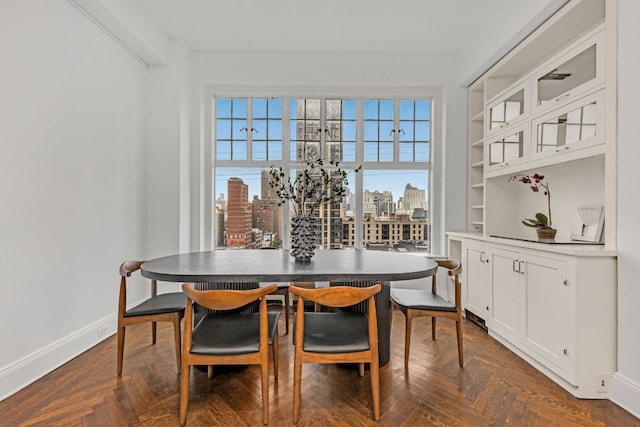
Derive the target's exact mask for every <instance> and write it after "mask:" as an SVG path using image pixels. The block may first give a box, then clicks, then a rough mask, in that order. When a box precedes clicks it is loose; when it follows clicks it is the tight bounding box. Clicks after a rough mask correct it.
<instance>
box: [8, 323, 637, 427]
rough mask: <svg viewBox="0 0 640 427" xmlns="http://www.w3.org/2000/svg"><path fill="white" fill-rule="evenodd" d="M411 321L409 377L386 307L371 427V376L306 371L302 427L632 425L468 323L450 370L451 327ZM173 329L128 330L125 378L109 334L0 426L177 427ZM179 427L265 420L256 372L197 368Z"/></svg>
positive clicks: (279, 388) (275, 412) (274, 417)
mask: <svg viewBox="0 0 640 427" xmlns="http://www.w3.org/2000/svg"><path fill="white" fill-rule="evenodd" d="M283 322H284V316H282V317H281V325H280V333H281V335H280V376H279V379H278V381H277V382H274V380H273V377H271V381H270V387H269V393H270V395H269V397H270V425H271V426H289V425H291V415H292V394H293V390H292V382H293V369H292V365H293V346H292V345H291V338H290V335H283V334H284V324H283ZM428 326H430V320H429V319H426V318H424V319H418V320H417V321H415V322H414V331H413V341H412V348H411V362H410V366H409V370H408V371H405V369H404V366H403V346H404V318H403V317H402V315H401V314H400V313H399V312H398V311H395V312H394V319H393V326H392V338H391V344H392V354H391V361H390V363H389V364H388V365H387V366H385V367H383V368H382V369H381V375H380V376H381V390H382V401H381V414H382V416H381V419H380V421H379V422H377V423H376V422H375V421H373V419H372V418H371V417H372V411H371V394H370V383H369V375H368V373H367V374H365V376H364V377H362V378H361V377H358V375H357V370H351V369H347V368H345V367H343V366H335V365H305V366H304V367H303V380H302V409H301V416H300V422H299V423H298V425H300V426H474V427H475V426H544V427H549V426H616V427H618V426H624V427H626V426H629V427H633V426H638V427H640V420H638V419H637V418H635V417H633V416H632V415H631V414H629V413H628V412H626V411H624V410H623V409H621V408H619V407H618V406H616V405H615V404H614V403H612V402H610V401H608V400H579V399H576V398H574V397H572V396H571V395H570V394H568V393H567V392H565V391H564V390H563V389H562V388H561V387H559V386H558V385H556V384H555V383H553V382H552V381H551V380H549V379H547V378H546V377H545V376H544V375H542V374H541V373H539V372H538V371H537V370H535V369H534V368H532V367H531V366H529V365H528V364H527V363H526V362H524V361H523V360H521V359H520V358H518V357H517V356H515V355H514V354H513V353H511V352H510V351H509V350H507V349H506V348H504V347H503V346H502V345H500V344H499V343H497V342H496V341H495V340H493V339H492V338H491V337H489V336H488V335H487V334H486V333H485V332H484V331H482V330H481V329H480V328H478V327H477V326H475V325H473V324H471V323H466V324H465V325H464V334H465V367H464V369H460V368H459V366H458V363H457V355H456V348H455V344H456V340H455V328H454V327H453V322H446V321H440V323H439V328H438V339H437V340H436V341H432V340H431V337H430V331H429V329H428ZM172 340H173V338H172V333H171V329H170V327H169V326H161V327H160V330H159V337H158V341H159V343H158V344H157V345H156V346H151V345H150V342H151V339H150V332H149V326H148V325H140V326H133V327H130V328H129V329H128V333H127V342H126V346H125V360H124V371H123V375H122V377H121V378H118V377H117V376H116V363H115V362H116V340H115V336H112V337H110V338H109V339H107V340H106V341H104V342H102V343H101V344H99V345H97V346H96V347H94V348H92V349H90V350H88V351H87V352H85V353H83V354H82V355H80V356H78V357H77V358H75V359H74V360H72V361H70V362H69V363H67V364H65V365H64V366H62V367H60V368H59V369H57V370H55V371H54V372H51V373H50V374H49V375H47V376H45V377H44V378H42V379H40V380H39V381H37V382H35V383H34V384H32V385H30V386H29V387H27V388H25V389H24V390H21V391H20V392H18V393H17V394H15V395H13V396H11V397H9V398H7V399H5V400H4V401H2V402H0V425H1V426H176V425H178V376H177V374H176V373H177V370H176V366H175V360H174V359H175V357H174V354H173V341H172ZM187 425H189V426H258V425H261V409H260V381H259V372H258V368H257V367H244V368H232V369H225V370H220V369H218V370H216V371H215V373H214V378H213V379H211V380H209V379H207V375H206V372H200V371H198V370H194V371H193V372H192V375H191V394H190V400H189V412H188V419H187Z"/></svg>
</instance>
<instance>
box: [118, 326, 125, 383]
mask: <svg viewBox="0 0 640 427" xmlns="http://www.w3.org/2000/svg"><path fill="white" fill-rule="evenodd" d="M124 335H125V327H124V326H120V327H118V355H117V363H116V364H117V366H118V376H120V375H122V358H123V356H124Z"/></svg>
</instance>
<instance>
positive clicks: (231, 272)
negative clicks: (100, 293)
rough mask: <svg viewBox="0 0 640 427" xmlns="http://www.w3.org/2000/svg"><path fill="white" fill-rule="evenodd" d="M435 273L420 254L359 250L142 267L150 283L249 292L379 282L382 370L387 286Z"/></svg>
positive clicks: (160, 261)
mask: <svg viewBox="0 0 640 427" xmlns="http://www.w3.org/2000/svg"><path fill="white" fill-rule="evenodd" d="M436 271H437V264H436V262H435V261H433V260H432V259H429V258H427V257H425V256H423V255H416V254H411V253H398V252H386V251H375V250H358V249H345V250H319V251H316V253H315V255H314V256H313V258H311V260H310V261H308V262H297V261H295V259H294V258H293V257H292V256H291V255H290V254H289V251H288V250H268V251H266V250H259V249H238V250H233V249H229V250H215V251H207V252H192V253H184V254H178V255H170V256H166V257H162V258H156V259H152V260H150V261H147V262H145V263H144V264H142V266H141V272H142V275H143V276H145V277H147V278H149V279H156V280H159V281H165V282H188V283H194V284H195V286H196V287H200V288H201V289H215V288H220V287H224V288H227V289H228V288H238V289H249V288H255V287H258V284H259V283H260V282H318V281H323V282H330V284H331V285H348V286H360V287H363V286H369V285H372V284H376V283H381V284H382V285H383V286H382V291H381V292H380V293H379V294H378V295H376V310H377V314H378V341H379V344H378V346H379V353H380V365H381V366H382V365H386V364H387V363H388V362H389V355H390V335H391V314H392V313H391V300H390V282H391V281H401V280H410V279H419V278H423V277H429V276H432V275H434V274H435V273H436ZM356 310H366V306H365V305H364V304H362V305H361V307H356Z"/></svg>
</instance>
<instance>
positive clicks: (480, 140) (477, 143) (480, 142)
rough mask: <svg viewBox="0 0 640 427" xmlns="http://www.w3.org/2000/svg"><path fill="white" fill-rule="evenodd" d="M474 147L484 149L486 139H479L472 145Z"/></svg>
mask: <svg viewBox="0 0 640 427" xmlns="http://www.w3.org/2000/svg"><path fill="white" fill-rule="evenodd" d="M471 146H472V147H484V139H479V140H477V141H474V142H472V143H471Z"/></svg>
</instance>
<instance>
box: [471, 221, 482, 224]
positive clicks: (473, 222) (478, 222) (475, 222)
mask: <svg viewBox="0 0 640 427" xmlns="http://www.w3.org/2000/svg"><path fill="white" fill-rule="evenodd" d="M471 224H472V225H484V221H471Z"/></svg>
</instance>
